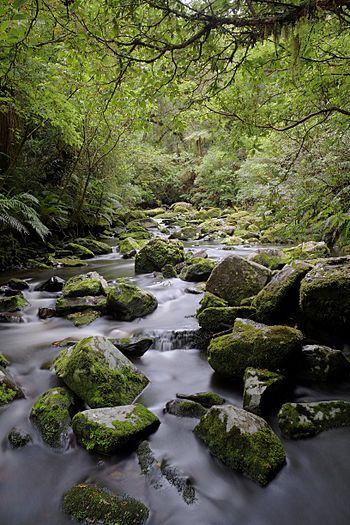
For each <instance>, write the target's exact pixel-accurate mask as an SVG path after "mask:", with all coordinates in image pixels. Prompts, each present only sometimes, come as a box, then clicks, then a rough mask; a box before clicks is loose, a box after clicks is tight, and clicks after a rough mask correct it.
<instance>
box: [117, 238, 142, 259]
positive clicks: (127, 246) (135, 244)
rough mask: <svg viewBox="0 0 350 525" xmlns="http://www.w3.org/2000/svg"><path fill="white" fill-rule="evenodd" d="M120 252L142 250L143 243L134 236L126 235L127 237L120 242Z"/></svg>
mask: <svg viewBox="0 0 350 525" xmlns="http://www.w3.org/2000/svg"><path fill="white" fill-rule="evenodd" d="M118 247H119V252H120V253H122V254H123V255H125V254H128V253H130V252H135V254H136V252H137V251H138V250H140V248H141V244H140V241H136V240H135V239H133V238H132V237H126V238H125V239H122V240H120V241H119V243H118Z"/></svg>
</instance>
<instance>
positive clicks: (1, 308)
mask: <svg viewBox="0 0 350 525" xmlns="http://www.w3.org/2000/svg"><path fill="white" fill-rule="evenodd" d="M27 304H28V302H27V301H26V300H25V298H24V297H23V296H22V295H12V296H10V297H1V298H0V312H17V311H19V310H21V309H22V308H23V307H24V306H26V305H27Z"/></svg>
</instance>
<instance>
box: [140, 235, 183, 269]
mask: <svg viewBox="0 0 350 525" xmlns="http://www.w3.org/2000/svg"><path fill="white" fill-rule="evenodd" d="M184 258H185V253H184V248H183V244H182V242H180V241H177V240H170V241H169V240H165V239H159V238H157V239H151V240H150V242H149V243H148V244H147V245H146V246H144V247H143V248H142V249H141V250H140V251H139V252H138V253H137V254H136V258H135V272H136V273H151V272H154V271H161V270H162V268H163V267H164V266H165V265H166V264H172V265H176V264H178V263H180V262H182V261H183V260H184Z"/></svg>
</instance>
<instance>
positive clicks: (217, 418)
mask: <svg viewBox="0 0 350 525" xmlns="http://www.w3.org/2000/svg"><path fill="white" fill-rule="evenodd" d="M194 431H195V433H196V434H197V435H198V436H199V437H200V438H201V439H202V440H203V441H204V443H205V444H206V445H207V447H208V448H209V449H210V451H211V452H212V453H213V454H214V455H215V456H216V457H218V458H219V459H220V460H221V461H222V462H223V463H224V464H225V465H227V466H228V467H230V468H231V469H233V470H238V471H239V472H242V473H243V474H245V475H246V476H248V477H249V478H251V479H252V480H254V481H256V482H257V483H259V484H260V485H266V484H267V483H268V482H269V481H270V480H271V479H272V478H273V477H274V476H275V475H276V473H277V472H278V471H279V470H280V468H281V467H282V466H283V465H284V463H285V453H284V450H283V448H282V445H281V442H280V440H279V439H278V437H277V436H276V434H274V432H273V431H272V429H271V428H270V427H269V425H268V424H267V423H266V421H264V420H263V419H262V418H260V417H259V416H256V415H254V414H251V413H250V412H247V411H246V410H243V409H241V408H237V407H235V406H233V405H225V406H222V407H219V406H214V407H212V408H210V409H209V410H208V412H207V413H206V415H205V416H203V417H202V419H201V420H200V422H199V423H198V425H197V426H196V427H195V429H194Z"/></svg>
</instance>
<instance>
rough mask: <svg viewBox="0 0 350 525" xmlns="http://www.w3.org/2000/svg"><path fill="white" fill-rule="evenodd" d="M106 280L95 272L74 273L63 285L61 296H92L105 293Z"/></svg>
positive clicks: (106, 287)
mask: <svg viewBox="0 0 350 525" xmlns="http://www.w3.org/2000/svg"><path fill="white" fill-rule="evenodd" d="M107 290H108V284H107V281H106V280H105V279H104V278H103V277H102V276H101V275H99V274H98V273H97V272H88V273H83V274H81V275H75V276H74V277H71V278H70V279H68V281H67V282H66V284H65V285H64V286H63V290H62V295H63V297H86V296H89V297H92V296H100V295H106V293H107Z"/></svg>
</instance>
